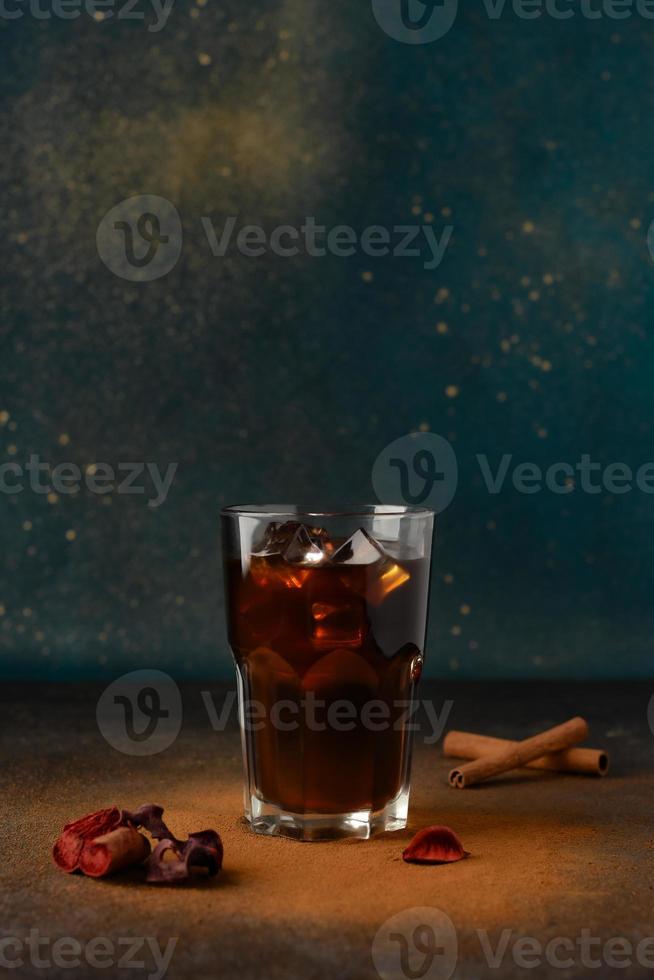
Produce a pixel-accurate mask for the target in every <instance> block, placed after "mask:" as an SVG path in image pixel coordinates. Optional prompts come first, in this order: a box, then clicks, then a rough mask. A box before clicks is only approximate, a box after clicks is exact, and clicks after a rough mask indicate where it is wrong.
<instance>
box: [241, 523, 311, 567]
mask: <svg viewBox="0 0 654 980" xmlns="http://www.w3.org/2000/svg"><path fill="white" fill-rule="evenodd" d="M300 526H301V525H300V523H299V521H286V522H285V523H284V524H280V523H279V522H278V521H271V522H270V524H267V525H266V527H265V528H264V531H263V534H262V535H260V536H259V537H258V538H257V540H256V541H255V542H253V545H252V554H253V555H257V556H258V557H262V558H263V557H266V556H267V555H281V553H282V552H283V551H284V549H285V548H288V546H289V544H290V543H291V540H292V538H293V535H294V534H295V532H296V531H297V530H298V528H299V527H300Z"/></svg>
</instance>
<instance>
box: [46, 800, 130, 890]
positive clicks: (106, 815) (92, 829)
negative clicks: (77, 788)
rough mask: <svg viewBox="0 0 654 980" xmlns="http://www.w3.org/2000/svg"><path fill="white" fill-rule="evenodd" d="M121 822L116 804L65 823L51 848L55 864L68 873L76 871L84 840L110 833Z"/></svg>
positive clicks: (120, 815)
mask: <svg viewBox="0 0 654 980" xmlns="http://www.w3.org/2000/svg"><path fill="white" fill-rule="evenodd" d="M121 823H122V814H121V811H120V810H119V809H118V807H116V806H111V807H107V808H106V809H105V810H96V811H95V813H88V814H87V815H86V816H85V817H80V819H79V820H73V822H72V823H67V824H66V826H65V827H64V829H63V830H62V832H61V834H60V835H59V837H58V838H57V840H56V841H55V844H54V847H53V848H52V856H53V858H54V861H55V864H56V865H57V867H59V868H61V870H62V871H66V872H67V873H68V874H70V873H71V872H73V871H77V869H78V867H79V859H80V855H81V853H82V848H83V847H84V842H85V841H87V840H94V839H95V838H96V837H102V836H103V835H104V834H108V833H110V832H111V831H112V830H115V829H116V827H119V826H120V825H121Z"/></svg>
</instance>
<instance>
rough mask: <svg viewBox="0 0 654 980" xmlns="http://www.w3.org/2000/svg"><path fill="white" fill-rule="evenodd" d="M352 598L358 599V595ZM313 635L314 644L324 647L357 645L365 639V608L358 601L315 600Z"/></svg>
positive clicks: (313, 606) (312, 614)
mask: <svg viewBox="0 0 654 980" xmlns="http://www.w3.org/2000/svg"><path fill="white" fill-rule="evenodd" d="M352 598H354V599H358V597H357V596H353V597H352ZM311 617H312V620H313V630H312V637H313V642H314V644H315V645H316V646H317V647H319V648H324V647H344V646H348V647H350V646H351V647H355V646H359V645H360V643H361V641H362V640H363V637H364V634H365V630H366V618H365V608H364V606H363V603H362V602H361V600H360V599H359V600H358V602H355V603H353V602H352V601H349V602H339V603H329V602H313V603H312V604H311Z"/></svg>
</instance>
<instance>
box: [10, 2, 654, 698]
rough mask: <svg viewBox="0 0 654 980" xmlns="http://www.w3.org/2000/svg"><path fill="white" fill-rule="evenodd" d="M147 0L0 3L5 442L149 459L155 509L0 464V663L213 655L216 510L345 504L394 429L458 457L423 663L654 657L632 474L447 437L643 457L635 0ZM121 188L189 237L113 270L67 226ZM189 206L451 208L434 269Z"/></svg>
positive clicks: (271, 218) (245, 211) (511, 665)
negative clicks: (97, 5)
mask: <svg viewBox="0 0 654 980" xmlns="http://www.w3.org/2000/svg"><path fill="white" fill-rule="evenodd" d="M140 9H142V10H145V9H146V8H145V6H142V7H141V8H140ZM150 20H151V16H150V15H149V14H148V15H147V16H146V21H145V22H144V23H141V22H126V21H121V20H118V19H106V20H104V21H101V22H96V21H94V20H92V19H90V18H89V17H87V16H81V17H80V18H79V19H77V20H71V21H63V20H55V19H53V20H50V21H38V20H36V19H35V18H34V17H32V16H29V15H25V16H24V17H23V18H21V19H16V20H5V21H2V22H0V45H1V47H2V62H1V64H2V68H1V72H2V88H3V92H4V99H3V101H2V106H1V108H0V115H1V116H2V128H3V133H4V136H3V150H2V154H0V175H1V178H2V183H3V199H4V201H3V205H2V208H1V209H0V249H1V250H2V262H1V263H0V278H1V280H2V321H1V362H0V363H1V378H2V382H1V389H0V410H1V411H2V413H3V414H2V415H0V421H1V422H2V428H1V429H0V452H1V453H2V460H1V461H2V462H9V461H18V462H19V463H24V462H25V461H26V460H27V459H28V457H29V455H30V453H36V454H39V456H40V458H41V459H42V460H44V461H48V462H50V463H53V464H54V463H58V462H61V461H67V462H68V461H69V462H73V463H77V464H78V465H80V466H82V467H85V466H88V465H89V464H91V463H96V462H98V461H104V462H108V463H110V464H112V465H116V464H117V463H118V462H119V461H130V460H131V461H156V462H157V463H158V464H159V465H160V466H161V467H162V468H165V467H166V466H167V465H168V464H169V463H171V462H177V463H178V464H179V468H178V472H177V476H176V478H175V481H174V483H173V486H172V489H171V490H170V493H169V495H168V498H167V500H166V501H165V503H164V504H162V506H160V507H159V508H157V509H152V508H148V506H147V504H146V499H147V498H146V497H144V496H131V495H130V496H128V495H118V494H109V495H106V496H104V497H101V496H99V495H94V494H91V493H89V492H88V491H87V490H86V489H84V488H82V489H81V490H80V492H79V493H77V494H74V495H57V496H56V497H52V496H51V497H50V498H49V497H47V496H44V495H40V494H36V493H34V492H33V491H31V490H30V489H29V488H28V489H26V490H24V492H22V493H20V494H16V495H7V494H0V508H1V511H2V520H1V523H0V528H1V532H0V533H1V535H2V542H1V543H2V566H3V575H2V581H1V586H0V604H1V605H0V611H1V613H2V615H1V616H0V673H1V674H2V675H3V676H16V675H20V676H28V677H30V676H31V677H44V676H45V677H56V678H62V679H63V678H75V677H82V676H88V675H107V676H109V675H113V674H115V673H118V672H121V671H123V670H128V669H135V668H137V667H144V666H158V667H162V668H163V669H164V670H168V671H170V672H171V673H173V674H175V675H177V676H180V677H184V676H203V677H204V676H213V675H221V676H228V675H229V674H230V672H231V666H230V662H229V657H228V653H227V650H226V643H225V639H224V627H223V606H222V596H221V582H220V569H219V553H218V519H217V518H218V511H219V508H220V506H221V505H222V504H223V503H226V502H240V501H243V500H247V501H258V502H265V501H278V500H308V501H313V500H317V499H319V500H325V499H327V500H330V501H338V500H339V499H342V500H357V499H358V500H366V501H368V500H371V499H372V498H373V491H372V487H371V479H370V474H371V467H372V464H373V462H374V460H375V458H376V457H377V454H378V453H379V452H380V451H381V450H382V448H383V447H384V446H385V445H386V444H387V443H388V442H390V441H391V440H393V439H395V438H397V437H399V436H402V435H404V434H406V433H408V432H410V431H413V430H417V429H419V428H422V429H429V430H431V431H433V432H438V433H440V434H442V435H444V436H446V437H447V438H448V439H449V440H450V441H451V442H452V444H453V446H454V447H455V449H456V452H457V456H458V459H459V466H460V484H459V490H458V493H457V495H456V497H455V499H454V501H453V503H452V504H451V506H450V507H449V508H448V510H447V511H446V512H445V513H444V514H443V515H442V516H441V517H440V518H439V527H438V533H437V547H436V563H435V572H434V583H433V584H434V593H433V603H432V622H431V642H430V648H429V651H428V654H429V657H428V663H429V670H430V672H431V674H432V675H452V676H459V677H517V676H520V677H533V678H538V677H572V676H574V677H601V676H610V677H614V676H629V677H633V676H646V675H651V672H652V657H651V652H650V650H651V641H650V637H651V626H652V613H651V595H652V588H653V586H654V573H653V571H652V569H653V559H654V547H653V536H652V512H653V508H654V497H652V496H651V495H648V494H646V493H643V492H641V491H640V490H638V489H633V490H632V491H631V492H629V493H625V494H622V495H617V494H611V493H607V492H604V491H603V492H601V493H600V494H597V495H590V494H587V493H583V492H582V491H581V490H579V489H578V488H577V489H576V490H575V492H573V493H571V494H569V495H567V496H561V495H556V494H553V493H551V492H549V491H542V492H540V493H538V494H534V495H525V494H520V493H518V492H516V491H515V490H514V489H513V488H512V486H511V485H510V484H509V482H508V481H507V485H506V486H505V487H504V489H503V490H502V492H501V493H499V494H496V495H492V494H489V493H488V492H487V490H486V488H485V486H484V484H483V481H482V480H481V479H480V476H479V468H478V466H477V463H476V460H475V455H476V454H478V453H485V454H487V455H488V457H489V460H490V462H491V464H492V466H493V468H494V469H495V468H496V466H497V465H498V463H499V460H500V457H501V456H502V454H503V453H510V454H512V455H513V459H514V461H515V462H522V461H535V462H538V463H540V464H542V465H545V466H547V465H549V464H550V463H552V462H555V461H567V462H570V463H572V464H574V463H575V462H576V461H577V460H579V458H580V456H581V454H582V453H588V454H590V455H591V456H592V457H593V459H595V460H597V461H598V462H601V463H602V465H604V466H605V465H608V464H609V463H611V462H613V461H623V462H625V463H628V464H629V465H631V466H633V467H634V468H637V467H638V466H639V465H640V464H642V463H643V462H646V461H648V460H651V459H654V439H653V430H652V407H653V400H654V395H653V392H652V363H653V355H654V350H653V345H654V341H653V339H652V328H651V317H652V309H653V308H654V307H653V303H654V263H653V262H652V259H651V257H650V255H649V252H648V249H647V241H646V238H647V229H648V226H649V223H650V221H651V220H652V218H653V217H654V183H653V177H654V170H653V164H652V147H653V145H654V144H653V140H652V117H653V110H654V81H653V75H652V71H651V66H652V63H653V59H654V22H651V21H646V20H643V19H642V18H641V17H638V16H633V17H631V19H626V20H619V21H617V20H612V19H608V18H606V17H604V18H600V19H598V20H588V19H585V18H583V17H582V16H576V17H575V18H573V19H570V20H566V21H554V20H552V19H551V18H549V17H542V18H540V19H539V20H534V21H526V20H521V19H519V18H517V17H516V16H515V15H514V14H513V13H512V12H511V11H510V9H508V8H507V9H506V10H505V13H504V15H503V16H502V18H501V19H499V20H497V21H491V20H489V19H488V17H487V16H486V14H485V13H484V10H483V7H482V5H481V2H479V3H476V4H475V3H466V4H465V7H464V9H462V10H461V11H460V12H459V16H458V18H457V21H456V23H455V25H454V26H453V28H452V29H451V31H450V32H449V33H448V34H447V35H446V36H445V37H443V38H442V39H440V40H438V41H436V42H435V43H433V44H425V45H419V46H414V45H405V44H400V43H398V42H397V41H395V40H393V39H392V38H390V37H388V36H387V35H386V34H385V33H384V32H383V31H382V30H381V29H380V27H379V25H378V24H377V22H376V20H375V19H374V17H373V14H372V11H371V7H370V5H369V3H367V2H365V0H357V2H356V3H353V2H351V0H329V2H325V0H320V2H318V0H277V2H275V0H265V2H264V0H259V2H256V3H243V2H242V0H208V2H207V3H206V4H204V5H197V4H191V3H189V2H186V0H176V3H175V5H174V7H173V10H172V12H171V14H170V17H169V20H168V22H167V23H166V25H165V27H164V28H163V29H162V30H161V31H159V32H157V33H154V32H148V30H147V25H148V23H149V22H150ZM138 194H157V195H161V196H163V197H165V198H167V199H168V200H169V201H171V202H172V203H173V204H174V206H175V207H176V208H177V210H178V211H179V213H180V216H181V219H182V223H183V228H184V242H183V250H182V254H181V257H180V259H179V262H178V263H177V265H176V266H175V268H174V269H173V270H172V271H171V272H170V273H169V274H168V275H166V276H164V277H163V278H161V279H158V280H156V281H153V282H144V283H131V282H127V281H125V280H123V279H121V278H119V277H117V276H116V275H114V274H113V273H112V272H111V271H110V270H109V269H108V268H107V267H106V266H105V265H104V264H103V263H102V262H101V260H100V258H99V256H98V252H97V250H96V244H95V242H96V230H97V227H98V223H99V222H100V221H101V219H102V217H103V216H104V215H105V213H106V212H107V211H108V210H109V209H110V208H111V207H113V206H114V205H116V204H117V203H118V202H120V201H121V200H123V199H125V198H127V197H130V196H132V195H138ZM207 215H210V216H211V217H212V218H213V220H214V222H215V223H216V225H217V226H221V224H222V223H223V222H224V220H225V218H226V216H228V215H240V221H242V222H243V223H253V224H259V223H260V224H262V225H263V226H264V227H265V228H267V229H268V230H270V229H271V228H274V227H275V226H276V225H279V224H292V225H299V224H301V223H302V221H303V219H304V218H305V217H306V216H307V215H314V216H316V220H317V221H318V222H319V223H322V224H325V225H330V226H331V225H338V224H348V225H351V226H353V227H354V228H356V229H359V230H360V229H363V228H365V227H366V226H367V225H371V224H381V225H386V226H391V227H392V226H393V225H395V224H409V223H412V222H413V223H415V222H418V223H421V224H422V223H430V222H431V223H432V224H433V226H434V228H436V229H437V230H438V231H439V233H440V231H442V228H443V226H444V224H446V223H451V225H452V226H453V228H454V231H453V237H452V241H451V243H450V245H449V247H448V249H447V252H446V254H445V258H444V261H443V263H442V264H441V265H440V267H439V268H437V269H435V270H432V271H429V270H425V269H424V268H423V261H422V260H419V259H415V258H413V259H412V258H398V257H388V258H371V257H367V256H365V255H361V254H358V255H356V256H353V257H350V258H339V257H336V256H326V257H324V258H311V257H307V256H299V257H297V258H293V259H291V258H281V257H277V256H271V255H266V256H264V257H262V258H257V259H254V258H248V257H245V256H242V255H239V254H238V253H237V252H235V251H234V250H231V251H230V252H229V253H228V254H227V255H226V256H225V257H223V258H220V257H214V256H212V254H211V251H210V249H209V248H208V245H207V242H206V239H205V237H204V234H203V231H202V225H201V222H200V218H201V217H202V216H207ZM448 389H449V392H448ZM462 607H463V611H462Z"/></svg>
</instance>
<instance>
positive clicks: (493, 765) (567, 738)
mask: <svg viewBox="0 0 654 980" xmlns="http://www.w3.org/2000/svg"><path fill="white" fill-rule="evenodd" d="M587 737H588V725H587V723H586V722H585V721H584V719H583V718H571V719H570V721H566V722H565V723H564V724H563V725H556V726H555V727H554V728H550V729H548V730H547V731H546V732H541V733H540V734H539V735H533V736H532V737H531V738H526V739H525V740H524V741H523V742H517V743H516V744H515V745H510V746H507V747H506V748H503V749H499V750H497V751H495V752H493V753H492V754H491V755H487V756H484V757H482V758H480V759H475V760H474V761H473V762H466V763H464V765H462V766H459V767H458V768H457V769H453V770H452V771H451V773H450V776H449V780H450V786H455V787H456V788H457V789H465V788H466V787H467V786H474V784H475V783H480V782H482V781H483V780H485V779H492V778H493V777H494V776H501V775H502V773H505V772H510V771H511V770H512V769H519V768H520V767H521V766H526V765H527V763H529V762H533V761H534V759H539V758H540V757H541V756H542V755H547V754H549V753H551V752H560V751H562V750H563V749H568V748H570V746H572V745H576V744H577V743H578V742H583V740H584V739H585V738H587Z"/></svg>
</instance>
